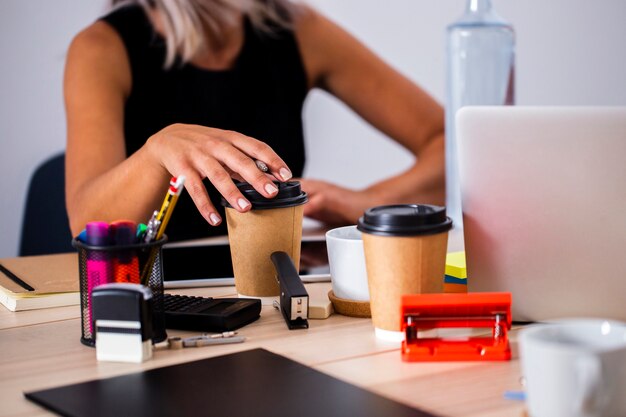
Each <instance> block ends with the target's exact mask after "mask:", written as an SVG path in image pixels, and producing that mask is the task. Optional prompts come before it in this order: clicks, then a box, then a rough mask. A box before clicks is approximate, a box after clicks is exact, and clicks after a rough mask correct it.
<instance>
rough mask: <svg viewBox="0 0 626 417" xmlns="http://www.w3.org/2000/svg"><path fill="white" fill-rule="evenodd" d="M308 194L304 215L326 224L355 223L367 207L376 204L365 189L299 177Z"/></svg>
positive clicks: (303, 188)
mask: <svg viewBox="0 0 626 417" xmlns="http://www.w3.org/2000/svg"><path fill="white" fill-rule="evenodd" d="M299 181H300V183H301V184H302V190H303V191H305V192H306V193H307V194H308V197H309V202H308V203H307V204H305V205H304V215H305V216H307V217H310V218H312V219H315V220H319V221H321V222H323V223H326V224H328V225H346V224H356V222H357V220H358V219H359V217H361V216H362V215H363V213H364V212H365V210H366V209H367V208H369V207H373V206H375V205H377V203H376V201H375V200H376V199H375V197H374V196H373V195H372V194H371V193H369V192H367V191H354V190H350V189H347V188H343V187H340V186H338V185H334V184H330V183H328V182H325V181H319V180H311V179H300V180H299Z"/></svg>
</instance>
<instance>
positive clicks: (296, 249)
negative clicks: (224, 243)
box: [222, 181, 308, 297]
mask: <svg viewBox="0 0 626 417" xmlns="http://www.w3.org/2000/svg"><path fill="white" fill-rule="evenodd" d="M275 185H276V186H277V187H278V189H279V191H278V194H277V195H276V197H274V198H271V199H268V198H265V197H264V196H263V195H261V194H260V193H258V192H257V191H256V190H255V189H254V188H253V187H252V186H251V185H250V184H248V183H239V184H237V187H239V190H240V191H241V193H242V194H243V195H244V196H245V197H246V198H247V199H248V201H250V203H251V204H252V209H251V210H250V211H248V212H246V213H240V212H238V211H237V210H235V209H233V208H232V207H231V206H230V205H229V204H228V202H227V201H226V200H224V199H222V205H223V206H224V207H226V223H227V226H228V240H229V242H230V252H231V256H232V259H233V272H234V275H235V287H236V288H237V292H238V293H239V294H240V295H242V296H248V297H275V296H278V295H279V285H278V281H277V279H276V269H275V268H274V265H273V264H272V261H271V260H270V255H271V254H272V253H273V252H276V251H282V252H285V253H287V254H288V255H289V256H290V257H291V259H292V260H293V263H294V265H295V266H296V268H298V267H299V265H300V243H301V240H302V217H303V204H304V203H306V202H307V201H308V200H307V195H306V193H305V192H303V191H302V189H301V187H300V183H299V182H297V181H290V182H287V183H278V182H276V183H275Z"/></svg>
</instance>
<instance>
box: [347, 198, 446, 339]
mask: <svg viewBox="0 0 626 417" xmlns="http://www.w3.org/2000/svg"><path fill="white" fill-rule="evenodd" d="M451 228H452V220H451V219H450V218H449V217H447V216H446V209H445V207H438V206H431V205H416V204H404V205H391V206H379V207H374V208H370V209H368V210H367V211H366V212H365V213H364V215H363V217H361V218H360V219H359V222H358V229H359V230H360V231H361V232H363V247H364V250H365V264H366V269H367V277H368V287H369V293H370V307H371V311H372V321H373V323H374V327H375V329H376V334H377V336H379V337H382V338H389V339H393V340H396V341H400V340H402V334H401V333H400V323H401V318H400V302H401V296H402V295H404V294H422V293H439V292H443V279H444V274H445V264H446V251H447V246H448V231H449V230H450V229H451Z"/></svg>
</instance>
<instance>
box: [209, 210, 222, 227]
mask: <svg viewBox="0 0 626 417" xmlns="http://www.w3.org/2000/svg"><path fill="white" fill-rule="evenodd" d="M209 219H211V224H212V225H213V226H215V225H216V224H218V223H219V222H220V220H221V219H220V216H218V215H217V214H215V213H211V215H209Z"/></svg>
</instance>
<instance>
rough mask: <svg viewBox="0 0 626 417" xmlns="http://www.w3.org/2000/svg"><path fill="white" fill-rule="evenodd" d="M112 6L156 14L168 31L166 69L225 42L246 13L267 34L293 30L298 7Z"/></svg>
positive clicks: (240, 3)
mask: <svg viewBox="0 0 626 417" xmlns="http://www.w3.org/2000/svg"><path fill="white" fill-rule="evenodd" d="M110 3H111V7H112V8H118V7H123V6H125V5H129V4H138V5H140V6H142V7H143V8H144V9H145V10H146V13H149V12H150V11H157V12H158V13H159V15H160V16H161V17H162V22H163V30H164V31H165V43H166V51H167V52H166V55H165V63H164V66H165V68H170V67H171V66H172V65H173V64H174V63H175V62H176V60H177V58H178V57H180V59H181V60H182V63H185V62H189V61H190V60H192V59H193V58H194V57H195V56H196V55H197V54H198V53H199V52H201V51H202V50H204V49H205V48H206V47H207V46H208V45H209V42H212V43H214V44H215V45H218V46H219V44H220V43H221V42H222V39H223V37H222V33H223V31H224V29H225V28H227V27H229V26H232V25H234V24H235V23H236V19H237V18H238V16H239V15H240V14H243V15H245V16H247V17H248V19H250V22H251V23H252V25H253V27H255V28H256V29H257V30H259V31H261V32H265V33H272V32H273V31H274V30H275V29H276V28H281V27H282V28H290V27H291V18H292V16H293V13H294V12H295V4H293V3H292V2H291V1H290V0H111V1H110Z"/></svg>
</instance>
